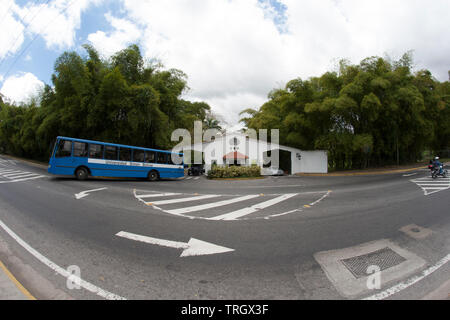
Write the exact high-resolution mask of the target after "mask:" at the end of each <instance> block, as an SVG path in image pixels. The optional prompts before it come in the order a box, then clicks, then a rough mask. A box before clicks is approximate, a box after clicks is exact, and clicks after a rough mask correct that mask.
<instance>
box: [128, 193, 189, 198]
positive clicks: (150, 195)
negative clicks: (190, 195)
mask: <svg viewBox="0 0 450 320" xmlns="http://www.w3.org/2000/svg"><path fill="white" fill-rule="evenodd" d="M179 194H181V193H174V192H166V193H153V194H142V195H136V198H138V199H142V198H152V197H155V198H156V197H168V196H177V195H179Z"/></svg>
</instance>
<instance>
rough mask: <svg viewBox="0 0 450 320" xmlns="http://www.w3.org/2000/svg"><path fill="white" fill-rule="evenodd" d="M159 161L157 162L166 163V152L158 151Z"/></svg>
mask: <svg viewBox="0 0 450 320" xmlns="http://www.w3.org/2000/svg"><path fill="white" fill-rule="evenodd" d="M157 158H158V161H157V163H166V161H167V160H166V153H164V152H158V157H157Z"/></svg>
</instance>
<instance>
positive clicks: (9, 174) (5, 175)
mask: <svg viewBox="0 0 450 320" xmlns="http://www.w3.org/2000/svg"><path fill="white" fill-rule="evenodd" d="M24 174H35V173H31V172H25V171H21V172H15V173H8V174H2V176H4V177H7V178H13V177H15V176H22V175H24Z"/></svg>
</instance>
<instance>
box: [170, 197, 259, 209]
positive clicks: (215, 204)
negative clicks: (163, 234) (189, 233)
mask: <svg viewBox="0 0 450 320" xmlns="http://www.w3.org/2000/svg"><path fill="white" fill-rule="evenodd" d="M257 197H259V195H258V194H251V195H247V196H243V197H239V198H233V199H229V200H223V201H218V202H211V203H206V204H202V205H198V206H193V207H187V208H181V209H174V210H165V212H167V213H170V214H183V213H187V212H194V211H201V210H206V209H211V208H216V207H221V206H225V205H228V204H232V203H236V202H240V201H244V200H249V199H253V198H257Z"/></svg>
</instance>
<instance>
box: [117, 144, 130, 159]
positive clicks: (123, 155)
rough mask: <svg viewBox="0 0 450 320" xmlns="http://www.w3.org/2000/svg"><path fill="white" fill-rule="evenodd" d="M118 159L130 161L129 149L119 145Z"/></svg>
mask: <svg viewBox="0 0 450 320" xmlns="http://www.w3.org/2000/svg"><path fill="white" fill-rule="evenodd" d="M119 160H121V161H131V149H129V148H122V147H121V148H120V151H119Z"/></svg>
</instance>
